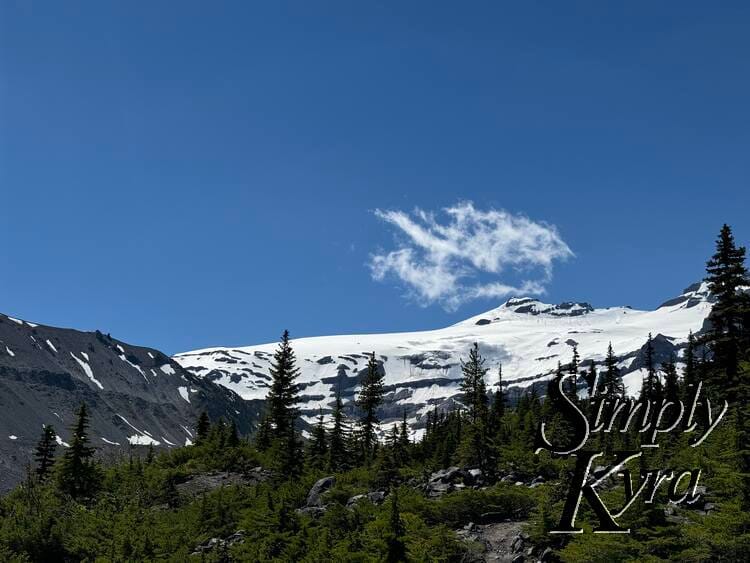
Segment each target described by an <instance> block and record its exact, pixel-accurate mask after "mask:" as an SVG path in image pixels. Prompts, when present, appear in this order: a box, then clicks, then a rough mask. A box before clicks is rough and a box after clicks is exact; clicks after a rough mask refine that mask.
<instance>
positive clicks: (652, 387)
mask: <svg viewBox="0 0 750 563" xmlns="http://www.w3.org/2000/svg"><path fill="white" fill-rule="evenodd" d="M645 364H646V377H645V378H644V379H643V384H642V386H641V397H643V398H645V399H646V400H647V401H657V402H659V401H660V400H661V397H662V389H661V381H660V380H659V375H658V373H657V371H656V363H655V361H654V343H653V338H652V337H651V333H650V332H649V333H648V340H646V357H645Z"/></svg>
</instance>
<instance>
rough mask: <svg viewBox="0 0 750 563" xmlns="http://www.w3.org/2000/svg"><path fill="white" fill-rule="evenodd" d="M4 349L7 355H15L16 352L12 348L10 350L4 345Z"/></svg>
mask: <svg viewBox="0 0 750 563" xmlns="http://www.w3.org/2000/svg"><path fill="white" fill-rule="evenodd" d="M5 351H6V352H8V355H9V356H10V357H11V358H12V357H13V356H15V355H16V353H15V352H14V351H13V350H11V349H10V348H8V347H7V346H6V347H5Z"/></svg>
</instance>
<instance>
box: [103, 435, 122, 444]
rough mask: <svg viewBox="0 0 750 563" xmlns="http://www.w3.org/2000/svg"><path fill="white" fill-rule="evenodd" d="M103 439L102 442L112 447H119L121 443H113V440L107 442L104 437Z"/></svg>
mask: <svg viewBox="0 0 750 563" xmlns="http://www.w3.org/2000/svg"><path fill="white" fill-rule="evenodd" d="M101 438H102V442H105V443H107V444H110V445H112V446H119V445H120V442H113V441H111V440H107V439H106V438H105V437H104V436H102V437H101Z"/></svg>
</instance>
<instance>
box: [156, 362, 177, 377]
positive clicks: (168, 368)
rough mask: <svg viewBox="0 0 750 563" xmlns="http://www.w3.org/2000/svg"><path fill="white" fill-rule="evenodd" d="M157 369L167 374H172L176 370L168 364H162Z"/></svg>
mask: <svg viewBox="0 0 750 563" xmlns="http://www.w3.org/2000/svg"><path fill="white" fill-rule="evenodd" d="M159 369H160V370H161V371H163V372H164V373H166V374H167V375H174V374H175V373H176V372H175V370H174V368H173V367H172V366H171V365H169V364H164V365H163V366H159Z"/></svg>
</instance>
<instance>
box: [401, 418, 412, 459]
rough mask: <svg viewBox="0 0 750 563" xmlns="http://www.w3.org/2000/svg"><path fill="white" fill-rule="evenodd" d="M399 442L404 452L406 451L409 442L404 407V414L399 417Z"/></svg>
mask: <svg viewBox="0 0 750 563" xmlns="http://www.w3.org/2000/svg"><path fill="white" fill-rule="evenodd" d="M399 443H400V445H401V448H402V449H403V451H404V453H408V450H409V446H410V445H411V442H409V424H408V422H407V421H406V409H404V414H403V416H402V418H401V432H400V433H399Z"/></svg>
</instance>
